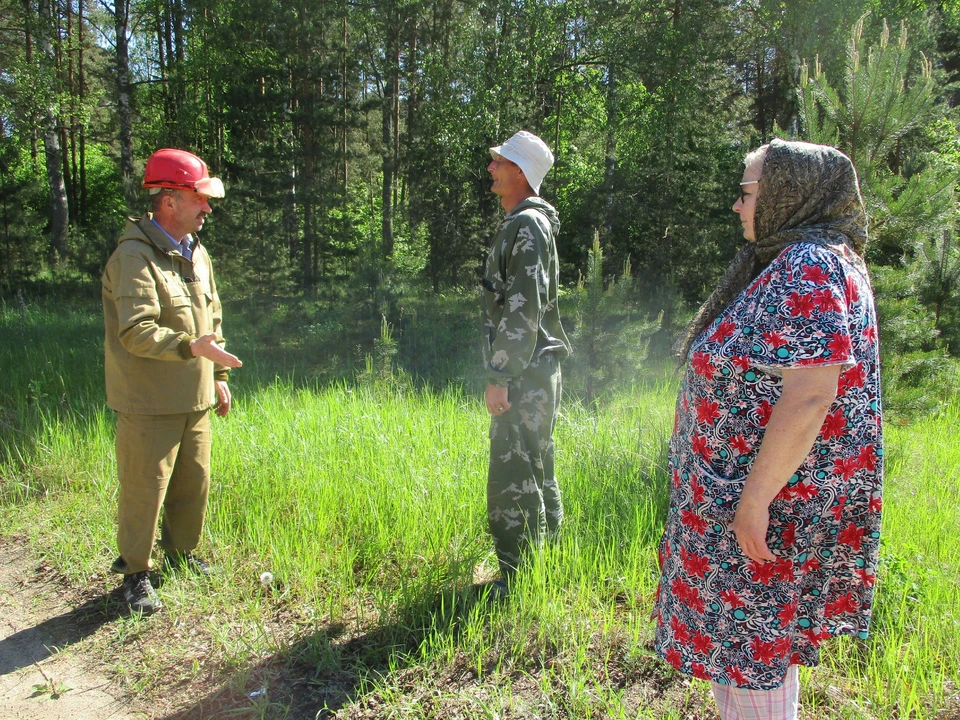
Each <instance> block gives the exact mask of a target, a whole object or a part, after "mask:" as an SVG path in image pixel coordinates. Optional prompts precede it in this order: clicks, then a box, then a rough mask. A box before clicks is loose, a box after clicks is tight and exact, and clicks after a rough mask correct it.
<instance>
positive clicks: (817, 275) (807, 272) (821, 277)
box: [801, 265, 830, 285]
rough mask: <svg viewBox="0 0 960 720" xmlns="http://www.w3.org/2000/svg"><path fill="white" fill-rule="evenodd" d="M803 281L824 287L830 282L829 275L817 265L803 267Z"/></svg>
mask: <svg viewBox="0 0 960 720" xmlns="http://www.w3.org/2000/svg"><path fill="white" fill-rule="evenodd" d="M801 270H803V279H804V280H806V281H807V282H812V283H814V284H816V285H826V284H827V282H828V281H829V280H830V275H828V274H827V271H826V270H824V269H823V268H822V267H820V266H819V265H803V266H802V267H801Z"/></svg>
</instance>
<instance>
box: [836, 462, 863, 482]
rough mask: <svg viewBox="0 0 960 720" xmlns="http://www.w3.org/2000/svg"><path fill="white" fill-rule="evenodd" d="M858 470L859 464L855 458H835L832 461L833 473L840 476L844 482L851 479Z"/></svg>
mask: <svg viewBox="0 0 960 720" xmlns="http://www.w3.org/2000/svg"><path fill="white" fill-rule="evenodd" d="M859 469H860V464H859V463H858V462H857V459H856V458H855V457H849V458H837V459H836V460H834V461H833V472H834V473H836V474H837V475H840V476H842V477H843V479H844V480H849V479H850V478H852V477H853V476H854V475H855V474H856V472H857V470H859Z"/></svg>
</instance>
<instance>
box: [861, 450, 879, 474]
mask: <svg viewBox="0 0 960 720" xmlns="http://www.w3.org/2000/svg"><path fill="white" fill-rule="evenodd" d="M857 465H859V466H860V467H861V469H863V470H869V471H870V472H873V471H874V470H876V469H877V451H876V450H874V448H873V445H864V446H863V447H862V448H860V452H858V453H857Z"/></svg>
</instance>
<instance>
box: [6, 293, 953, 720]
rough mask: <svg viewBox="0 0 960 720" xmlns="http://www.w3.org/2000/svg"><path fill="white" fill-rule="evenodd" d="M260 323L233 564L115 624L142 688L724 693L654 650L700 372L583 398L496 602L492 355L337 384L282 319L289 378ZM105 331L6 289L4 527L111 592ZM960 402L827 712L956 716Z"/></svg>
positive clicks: (451, 712) (908, 443)
mask: <svg viewBox="0 0 960 720" xmlns="http://www.w3.org/2000/svg"><path fill="white" fill-rule="evenodd" d="M244 327H245V334H244V335H242V336H241V341H240V342H239V343H236V344H234V346H233V347H234V348H235V349H236V351H237V352H238V354H240V355H241V357H244V353H245V352H246V353H248V357H257V358H259V359H258V360H257V362H256V363H251V365H254V366H256V367H254V368H251V369H249V371H248V368H246V367H245V368H244V372H247V376H246V377H244V375H243V373H238V374H237V376H236V382H235V383H234V389H235V403H236V405H235V409H234V411H233V412H232V413H231V415H230V416H229V417H228V418H227V419H226V420H222V421H221V420H216V423H215V431H214V432H215V447H214V467H213V474H214V479H215V482H214V487H213V489H212V493H211V499H210V512H209V515H208V522H207V527H206V531H205V539H204V544H203V546H202V550H203V554H204V555H205V556H206V557H209V559H211V560H212V561H213V562H214V563H215V564H217V565H218V566H220V567H221V568H223V569H224V572H222V573H221V574H219V575H218V576H216V577H215V578H214V579H213V580H212V581H210V582H207V583H204V582H199V581H198V580H196V579H194V578H190V577H183V576H173V577H169V578H167V579H166V581H165V582H164V584H163V586H162V587H161V588H160V592H161V595H162V597H163V599H164V602H165V604H166V608H167V612H165V613H164V614H162V615H160V616H157V617H155V618H151V619H150V620H149V621H140V620H137V619H135V618H134V619H131V618H120V619H116V620H114V621H113V622H112V623H111V624H110V626H109V627H110V631H109V633H108V636H107V638H106V639H105V640H103V641H102V642H103V647H102V651H103V654H104V656H105V657H107V658H109V659H110V662H111V663H112V664H113V666H114V670H115V672H116V676H117V677H118V678H119V679H120V680H121V681H122V682H123V683H124V684H125V686H126V687H127V688H128V689H129V690H131V691H132V692H137V693H139V694H141V695H142V696H143V697H151V696H152V697H160V696H163V695H165V694H168V693H170V692H172V690H173V689H175V688H178V687H182V685H181V683H186V684H188V686H189V684H193V685H195V686H196V687H202V688H205V692H206V691H208V690H216V688H217V687H219V686H220V685H224V686H225V687H224V689H223V690H222V691H218V692H220V693H221V694H220V695H217V697H220V698H221V699H222V697H229V698H232V700H231V701H230V703H228V705H229V712H230V713H232V714H230V715H229V716H230V717H264V718H280V717H285V716H288V715H289V716H290V717H301V716H308V717H312V714H310V715H301V714H297V713H298V712H300V711H302V710H303V708H304V707H309V708H310V709H311V712H315V711H316V710H317V709H318V708H320V707H323V705H324V704H326V705H327V706H328V707H329V708H330V710H331V712H332V711H336V712H337V716H338V717H350V718H354V717H355V718H361V717H403V718H427V717H438V718H440V717H443V718H447V717H471V718H473V717H477V718H504V717H518V718H519V717H545V718H546V717H549V718H565V717H570V718H574V717H575V718H591V717H592V718H621V717H622V718H626V717H630V718H634V717H640V718H676V719H678V720H679V718H689V717H695V718H707V717H715V715H713V714H711V713H712V709H711V706H710V703H709V699H708V689H707V688H706V686H705V684H703V683H700V682H692V683H691V682H689V681H686V680H685V679H684V678H682V677H681V676H678V675H676V674H675V673H673V672H672V671H670V670H669V668H666V667H665V666H664V665H663V664H662V663H660V662H659V661H658V660H656V659H655V658H654V657H653V654H652V652H651V650H650V639H651V636H652V622H651V620H650V618H649V612H650V608H651V605H652V594H653V591H654V589H655V582H656V573H655V566H656V559H655V548H656V544H657V542H658V540H659V534H660V530H661V527H662V522H663V514H664V510H665V503H666V492H667V490H666V486H667V478H666V476H665V470H664V464H665V448H666V442H667V439H668V434H669V431H670V428H671V425H672V420H673V402H674V398H675V392H676V388H675V380H673V379H668V380H664V381H661V382H647V383H645V384H643V385H638V386H636V387H634V388H630V389H624V390H623V391H621V392H619V393H618V394H616V395H613V396H610V397H607V398H606V399H605V401H604V402H603V403H601V404H600V405H599V406H598V407H597V408H592V409H589V410H588V409H584V408H583V407H582V406H580V405H579V404H578V403H576V402H574V401H569V400H568V401H567V402H566V403H565V406H564V409H563V415H562V417H561V419H560V422H559V424H558V429H557V445H558V448H559V451H558V475H559V476H560V478H561V482H562V488H563V492H564V499H565V507H566V513H567V522H566V525H565V527H564V530H563V532H562V533H561V536H560V538H559V539H558V541H557V542H555V543H554V544H552V545H550V546H549V547H547V548H546V549H545V550H544V551H543V552H542V553H540V554H539V555H538V556H537V558H536V559H535V562H534V564H533V567H532V569H531V571H530V572H529V573H526V574H524V576H523V578H522V581H521V583H520V585H519V587H518V588H517V589H516V591H515V592H514V593H513V595H512V597H511V599H510V601H509V602H507V603H502V604H496V605H489V604H487V603H484V602H479V601H478V598H477V596H476V594H475V593H474V592H473V591H472V590H471V586H472V584H473V583H474V582H475V581H477V580H482V579H485V578H487V577H490V576H492V574H493V573H494V571H495V561H494V559H493V556H492V552H491V543H490V540H489V537H488V535H487V532H486V522H485V505H484V484H485V476H486V454H487V438H486V430H487V423H488V420H487V416H486V413H485V411H484V409H483V407H482V403H481V401H480V396H479V393H478V392H477V390H478V388H477V387H474V386H473V385H471V382H472V381H471V379H470V377H471V376H470V375H469V372H467V373H464V372H463V371H460V373H461V375H462V376H463V377H466V378H467V379H466V380H465V381H464V382H465V383H466V384H465V385H464V384H461V385H453V386H451V385H447V386H445V387H444V388H443V389H435V388H433V387H432V383H431V382H423V383H419V384H418V385H419V387H417V386H415V384H414V383H411V382H408V381H406V380H404V378H403V377H402V376H401V377H399V378H393V379H392V380H389V381H386V382H375V381H372V380H368V381H366V382H364V383H356V382H351V381H349V380H347V379H340V380H337V381H335V382H332V383H325V384H320V383H319V381H318V380H317V378H318V377H320V376H321V374H322V373H320V372H317V371H315V369H316V368H318V367H321V366H323V365H324V362H325V361H324V360H323V358H312V359H311V357H309V356H308V357H306V358H305V361H304V362H303V363H302V364H301V365H300V370H299V371H297V372H294V371H293V370H292V369H291V368H290V366H289V365H288V364H287V363H288V362H289V361H290V360H291V359H293V358H294V357H295V354H294V353H293V352H292V351H290V350H289V348H288V347H287V346H284V345H283V344H282V343H280V342H279V341H277V343H276V347H286V350H284V352H286V353H287V354H285V355H284V358H286V360H284V363H282V364H281V367H282V368H283V369H284V371H285V372H286V373H287V374H286V375H283V376H281V378H280V379H278V378H277V375H278V373H276V372H271V366H270V364H269V353H268V352H266V351H264V350H263V349H262V348H261V349H260V350H259V354H257V352H256V349H257V345H256V338H257V333H256V323H254V322H251V323H249V324H245V326H244ZM101 336H102V326H101V324H100V319H99V317H98V315H97V314H95V312H91V309H90V308H89V307H88V308H82V307H81V308H69V307H64V308H56V309H50V308H44V307H37V306H25V307H22V308H21V307H18V306H16V305H15V306H13V307H9V306H7V307H0V343H2V347H3V348H4V350H3V352H2V355H0V372H2V373H3V377H4V378H5V382H4V384H3V386H2V387H3V390H2V393H0V527H2V528H3V533H4V534H8V535H12V534H18V535H22V536H26V537H28V538H29V539H30V541H31V542H32V543H33V544H35V545H36V547H37V548H40V549H42V552H43V553H44V554H45V555H46V557H47V561H48V563H51V564H52V565H54V566H55V567H57V568H59V569H60V570H61V571H62V572H63V573H64V574H65V576H66V577H67V578H68V579H69V581H70V582H71V583H72V584H74V585H75V586H77V587H92V588H93V589H94V590H95V591H98V592H103V591H106V590H109V589H110V588H111V587H113V586H114V584H115V582H116V580H115V577H113V576H107V575H106V573H105V569H106V567H107V566H108V565H109V562H110V561H111V560H112V558H113V557H114V555H115V546H114V535H115V528H114V513H115V504H116V482H115V463H114V458H113V426H114V420H113V417H112V414H111V413H110V412H109V411H107V410H106V409H105V407H104V405H103V380H102V360H101V359H100V356H99V354H100V353H101V352H102V337H101ZM421 342H422V343H423V344H424V345H426V344H428V341H427V340H426V339H422V340H421ZM441 354H442V353H439V352H438V353H436V354H435V356H436V357H439V356H440V355H441ZM324 372H325V371H324ZM444 372H450V373H453V371H452V370H449V369H445V370H444ZM574 381H576V379H574ZM958 428H960V417H958V410H957V405H956V404H955V403H954V404H950V405H948V406H947V408H946V409H945V410H944V411H943V412H942V413H941V414H939V415H937V416H934V417H927V418H923V419H921V420H918V421H916V422H914V423H913V424H911V425H908V426H903V427H889V428H888V429H887V461H888V465H887V491H886V497H885V519H884V536H883V546H882V553H883V556H882V560H883V562H882V567H881V572H880V576H879V581H878V593H877V602H876V606H875V618H874V624H873V629H872V633H871V636H870V638H869V639H868V640H867V641H866V642H860V641H852V640H841V641H836V642H833V643H831V644H829V645H828V649H827V650H826V651H825V653H824V662H823V665H821V666H820V667H819V668H816V669H812V670H804V671H803V673H802V678H803V682H804V686H803V691H802V697H801V700H802V702H803V705H804V718H807V719H809V718H870V719H874V718H875V719H877V720H880V719H886V718H908V717H910V718H936V717H938V711H939V710H940V709H941V708H944V707H945V706H946V703H947V702H948V697H949V695H951V694H954V693H956V692H957V690H956V687H957V684H958V682H960V677H958V666H960V593H958V592H957V590H956V584H957V580H958V577H960V541H958V540H957V538H958V534H960V488H958V483H957V478H958V477H960V429H958ZM264 571H269V572H271V573H272V574H273V576H274V581H273V583H272V584H271V585H269V586H264V585H262V584H261V583H260V580H259V577H260V574H261V573H262V572H264ZM261 687H262V688H263V689H264V692H263V693H261V694H258V695H256V696H255V697H253V698H251V697H249V694H250V692H252V691H256V690H259V689H260V688H261ZM224 693H225V695H223V694H224ZM211 694H215V693H211ZM224 702H226V701H224ZM225 712H226V711H225ZM226 716H227V715H224V717H226ZM940 717H941V718H945V717H947V715H943V714H941V715H940Z"/></svg>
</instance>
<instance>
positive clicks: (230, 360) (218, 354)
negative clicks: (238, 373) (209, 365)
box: [190, 333, 243, 368]
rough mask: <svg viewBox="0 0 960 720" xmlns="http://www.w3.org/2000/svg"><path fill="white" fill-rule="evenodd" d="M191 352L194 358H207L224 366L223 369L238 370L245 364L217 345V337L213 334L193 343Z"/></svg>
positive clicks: (199, 338)
mask: <svg viewBox="0 0 960 720" xmlns="http://www.w3.org/2000/svg"><path fill="white" fill-rule="evenodd" d="M190 352H192V353H193V356H194V357H205V358H206V359H207V360H212V361H213V362H215V363H216V364H217V365H222V366H223V367H228V368H238V367H240V366H241V365H243V363H242V362H240V358H238V357H237V356H236V355H231V354H230V353H228V352H227V351H226V350H224V349H223V348H222V347H220V346H219V345H217V336H216V335H214V334H213V333H210V334H209V335H204V336H202V337H198V338H197V339H196V340H193V341H191V343H190Z"/></svg>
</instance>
